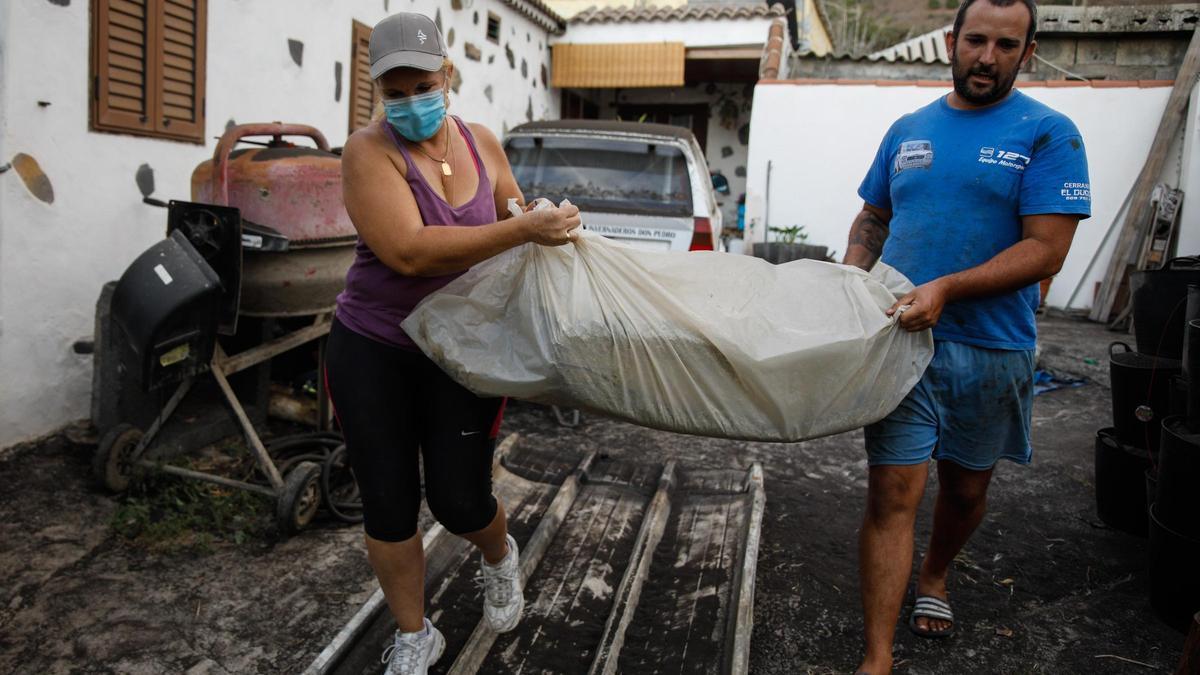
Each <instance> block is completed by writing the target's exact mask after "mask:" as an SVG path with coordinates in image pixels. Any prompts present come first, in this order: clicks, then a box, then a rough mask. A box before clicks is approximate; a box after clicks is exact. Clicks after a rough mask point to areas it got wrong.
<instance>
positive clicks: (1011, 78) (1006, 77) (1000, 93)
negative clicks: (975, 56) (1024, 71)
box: [950, 51, 1020, 106]
mask: <svg viewBox="0 0 1200 675" xmlns="http://www.w3.org/2000/svg"><path fill="white" fill-rule="evenodd" d="M1019 70H1020V67H1017V68H1014V69H1013V70H1012V72H1009V73H1002V72H1000V70H999V69H998V68H996V67H995V66H983V65H980V64H975V65H974V66H973V67H971V68H970V69H964V68H960V67H959V63H958V54H957V51H956V53H954V54H952V55H951V56H950V74H951V76H952V77H953V78H954V91H955V92H956V93H957V94H958V95H959V97H960V98H962V99H963V100H964V101H966V102H967V103H971V104H973V105H980V106H982V105H990V104H992V103H995V102H996V101H999V100H1000V99H1002V98H1004V97H1005V96H1008V92H1009V91H1011V90H1012V88H1013V83H1014V82H1016V80H1017V72H1018V71H1019ZM972 75H985V76H988V77H991V78H993V79H992V86H990V87H988V88H987V89H985V90H984V91H982V92H978V91H976V90H973V89H971V85H970V83H969V82H968V79H969V78H970V77H971V76H972Z"/></svg>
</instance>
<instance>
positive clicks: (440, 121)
mask: <svg viewBox="0 0 1200 675" xmlns="http://www.w3.org/2000/svg"><path fill="white" fill-rule="evenodd" d="M370 59H371V71H370V72H371V77H372V78H374V79H375V80H376V82H377V83H378V86H379V89H380V91H381V92H382V94H383V105H384V110H385V112H386V119H384V120H380V121H379V122H378V123H376V124H372V125H370V126H368V127H367V128H364V129H361V130H359V131H358V132H356V133H354V135H353V136H351V137H350V139H349V140H348V141H347V142H346V146H345V150H344V152H343V155H342V179H343V189H344V195H345V202H346V210H347V211H348V212H349V214H350V218H351V220H352V221H353V222H354V226H355V228H356V229H357V230H358V235H359V244H358V250H357V256H356V258H355V261H354V264H353V265H352V266H351V268H350V271H349V272H348V273H347V275H346V289H345V291H343V292H342V294H341V295H340V296H338V305H337V315H336V318H335V320H334V324H333V328H332V329H331V332H330V336H329V342H328V352H327V354H328V356H327V371H326V376H327V378H328V384H329V391H330V396H331V398H332V399H333V404H334V409H335V410H336V411H337V415H338V420H339V423H340V424H341V427H342V431H343V433H344V435H345V438H346V446H347V449H348V450H349V454H350V462H351V466H352V467H353V469H354V474H355V477H356V478H357V480H358V485H359V489H360V491H361V493H362V499H363V516H364V529H365V530H366V545H367V555H368V559H369V560H370V563H371V567H372V568H373V569H374V571H375V575H376V577H377V578H378V579H379V584H380V586H381V587H382V589H383V592H384V595H385V596H386V598H387V602H388V607H389V608H390V609H391V611H392V614H393V615H394V616H395V618H396V623H397V626H398V631H397V632H396V635H395V638H394V641H393V644H392V645H391V646H389V647H388V648H387V650H386V651H385V652H384V658H383V660H384V661H385V662H387V663H388V669H387V671H386V672H387V673H389V674H393V673H394V674H396V675H399V674H401V673H403V674H405V675H407V674H410V673H414V674H416V673H419V674H424V673H425V672H426V669H427V668H428V666H429V665H430V664H432V663H434V662H435V661H436V660H437V659H438V657H439V656H440V655H441V652H442V650H443V649H444V646H445V640H444V639H443V638H442V635H441V633H439V632H438V630H437V629H436V628H434V627H433V625H432V624H431V623H430V622H429V621H428V620H427V619H425V617H424V597H423V595H424V592H423V590H424V573H425V560H424V553H423V551H422V547H421V536H420V533H419V532H418V531H417V513H418V510H419V508H420V502H421V480H420V471H419V468H418V464H419V463H418V453H420V456H421V458H422V459H423V460H424V462H423V463H424V476H425V483H424V486H425V496H426V501H427V503H428V505H429V509H430V511H431V512H432V513H433V515H434V516H435V517H436V518H437V519H438V521H439V522H441V523H442V525H443V526H444V527H445V528H446V529H447V530H449V531H450V532H452V533H454V534H457V535H459V536H461V537H463V538H465V539H467V540H468V541H470V542H471V543H472V544H474V545H475V546H476V547H477V548H478V549H479V551H480V554H481V559H480V566H481V568H482V571H483V579H484V617H485V619H486V620H487V621H488V623H489V624H490V625H491V627H492V628H493V629H494V630H496V631H498V632H504V631H508V630H512V628H513V627H515V626H516V624H517V621H518V620H519V619H520V617H521V612H522V609H523V607H524V600H523V598H522V595H521V585H520V577H519V569H518V551H517V545H516V542H515V541H513V538H512V537H511V536H509V535H508V533H507V527H506V523H505V516H504V509H503V507H502V506H501V505H500V504H499V503H498V502H497V501H496V499H495V498H494V497H493V495H492V486H491V467H492V451H493V445H492V440H491V436H492V434H491V430H492V428H493V426H494V423H495V422H496V421H497V420H498V416H499V413H500V400H499V399H482V398H478V397H476V396H475V395H473V394H472V393H471V392H469V391H467V390H466V389H464V388H462V387H461V386H459V385H458V384H456V383H455V382H454V381H452V380H451V379H450V378H449V377H447V376H446V375H445V374H444V373H443V372H442V371H441V370H439V369H438V368H437V367H436V366H435V365H434V364H433V363H432V362H431V361H429V359H428V358H426V357H425V356H424V354H422V353H421V352H420V351H419V350H418V349H417V348H416V346H415V345H414V343H413V342H412V340H411V339H409V337H408V336H407V335H405V334H404V331H403V330H402V329H401V328H400V322H401V321H403V320H404V318H405V317H406V316H408V313H409V312H410V311H411V310H412V308H413V307H414V306H415V305H416V304H417V303H418V302H419V301H420V300H421V299H422V298H424V297H425V296H426V295H428V294H429V293H432V292H433V291H435V290H437V289H439V288H441V287H442V286H444V285H445V284H447V283H449V281H450V280H451V279H453V278H455V277H456V276H457V275H459V274H461V273H462V272H464V271H466V270H467V269H468V268H470V267H471V266H472V265H475V264H476V263H479V262H481V261H483V260H486V259H488V258H490V257H492V256H494V255H497V254H499V253H501V252H503V251H505V250H507V249H509V248H512V247H514V246H518V245H520V244H524V243H526V242H536V243H538V244H542V245H547V246H559V245H562V244H565V243H567V242H569V241H571V239H572V237H573V235H572V233H571V230H572V229H573V228H575V227H578V226H579V215H578V213H579V212H578V209H576V208H575V207H573V206H568V207H566V208H554V209H544V210H539V211H530V212H527V213H523V214H522V215H520V216H517V217H507V213H508V209H507V201H508V199H509V198H516V199H517V200H518V202H519V203H522V204H523V203H524V199H523V197H522V195H521V192H520V190H519V189H518V187H517V184H516V181H515V179H514V178H513V174H512V169H511V167H509V165H508V160H507V158H506V157H505V154H504V151H503V149H502V148H501V147H500V142H499V141H498V140H497V139H496V137H495V135H493V134H492V133H491V132H490V131H488V129H487V128H486V127H483V126H481V125H478V124H466V123H464V122H462V121H461V120H459V119H458V118H456V117H449V116H447V115H446V105H447V99H448V95H449V83H450V79H451V75H452V73H453V70H452V68H453V66H452V65H451V64H450V62H449V61H448V60H447V59H446V58H445V48H444V47H443V45H442V37H441V35H440V34H439V33H438V30H437V27H436V26H435V25H434V23H433V21H431V20H430V19H429V18H428V17H426V16H423V15H420V14H408V13H405V14H396V15H393V16H390V17H388V18H386V19H384V20H383V21H381V22H379V24H378V25H376V26H375V29H374V31H373V32H372V34H371V41H370ZM498 346H499V345H498Z"/></svg>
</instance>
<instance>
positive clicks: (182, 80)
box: [152, 0, 208, 143]
mask: <svg viewBox="0 0 1200 675" xmlns="http://www.w3.org/2000/svg"><path fill="white" fill-rule="evenodd" d="M152 2H153V4H155V5H158V6H159V8H160V9H161V12H160V13H159V15H158V18H159V24H158V31H157V36H156V37H157V38H158V39H157V40H156V41H155V42H156V47H157V51H158V53H157V60H158V65H159V69H158V73H157V75H158V77H157V78H156V81H157V82H158V86H159V89H158V91H157V92H156V93H157V94H158V95H157V96H156V97H155V108H154V109H155V113H156V115H155V122H156V124H157V126H156V130H157V131H159V132H160V133H162V134H163V135H164V136H171V137H173V138H183V139H188V140H195V141H199V142H201V143H203V142H204V61H205V58H204V54H205V17H206V15H207V14H208V12H207V11H206V9H207V8H206V7H205V5H206V4H207V2H206V0H160V1H159V2H154V1H153V0H152Z"/></svg>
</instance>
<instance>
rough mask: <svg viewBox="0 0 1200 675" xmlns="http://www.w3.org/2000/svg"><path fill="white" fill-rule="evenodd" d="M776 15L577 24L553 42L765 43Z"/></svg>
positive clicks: (706, 45) (699, 44)
mask: <svg viewBox="0 0 1200 675" xmlns="http://www.w3.org/2000/svg"><path fill="white" fill-rule="evenodd" d="M774 19H775V17H773V16H766V17H757V18H752V19H737V20H729V19H719V20H711V21H698V20H691V21H639V22H636V23H633V22H630V23H573V24H571V26H570V28H568V29H567V32H566V34H565V35H561V36H559V37H558V38H555V39H552V40H551V42H569V43H571V44H608V43H625V42H682V43H683V44H684V46H685V47H727V46H737V45H755V46H759V45H762V44H763V43H764V42H766V40H767V33H768V31H769V30H770V29H771V21H773V20H774Z"/></svg>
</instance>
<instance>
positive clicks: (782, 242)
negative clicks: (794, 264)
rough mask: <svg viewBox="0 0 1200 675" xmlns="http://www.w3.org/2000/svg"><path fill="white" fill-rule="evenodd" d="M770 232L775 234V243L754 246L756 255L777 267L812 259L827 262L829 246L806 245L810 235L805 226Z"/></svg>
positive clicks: (769, 242) (771, 229)
mask: <svg viewBox="0 0 1200 675" xmlns="http://www.w3.org/2000/svg"><path fill="white" fill-rule="evenodd" d="M767 230H768V232H771V233H774V234H775V241H768V242H766V243H759V244H755V245H754V255H755V256H757V257H759V258H762V259H764V260H766V261H767V262H771V263H774V264H776V265H778V264H780V263H785V262H791V261H793V260H801V259H804V258H810V259H812V260H827V259H828V254H829V247H828V246H816V245H813V244H806V243H804V242H806V241H808V233H807V232H805V231H804V226H803V225H792V226H791V227H770V228H767Z"/></svg>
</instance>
